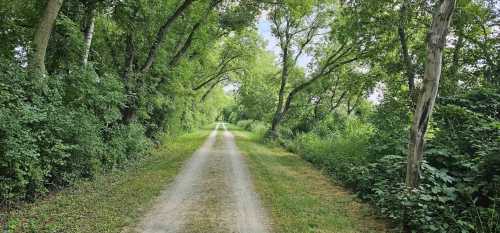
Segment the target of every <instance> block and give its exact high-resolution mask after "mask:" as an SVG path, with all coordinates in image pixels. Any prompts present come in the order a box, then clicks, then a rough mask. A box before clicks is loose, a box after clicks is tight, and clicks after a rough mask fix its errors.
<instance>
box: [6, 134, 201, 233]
mask: <svg viewBox="0 0 500 233" xmlns="http://www.w3.org/2000/svg"><path fill="white" fill-rule="evenodd" d="M210 131H211V129H206V130H198V131H195V132H193V133H189V134H186V135H182V136H179V137H177V138H175V139H174V138H171V137H165V138H163V139H162V142H163V144H162V145H161V146H160V147H159V148H157V149H154V150H153V151H151V155H150V156H149V157H147V158H145V159H143V160H140V161H136V162H134V163H132V164H131V165H129V166H127V167H126V168H124V169H122V170H116V171H113V172H110V173H107V174H99V175H96V177H95V178H94V179H93V180H92V181H88V180H86V181H83V180H81V181H78V182H76V183H75V184H74V186H73V187H71V188H67V189H65V190H64V191H61V192H56V193H52V194H50V195H48V196H47V197H44V198H42V199H40V200H37V202H35V203H27V204H24V205H22V206H20V207H19V208H18V209H12V210H10V211H6V212H2V214H1V215H0V223H1V225H4V226H5V227H4V229H3V230H7V232H9V233H15V232H37V233H39V232H40V233H41V232H68V233H69V232H75V233H85V232H88V233H91V232H128V230H130V232H133V227H134V226H135V224H136V223H137V221H138V220H139V219H140V218H141V217H142V216H143V215H144V214H145V212H146V211H147V210H148V209H149V207H150V206H151V205H152V203H154V202H153V201H154V200H155V198H156V197H158V196H159V195H160V193H161V191H162V190H164V189H165V187H166V185H167V184H169V183H170V182H171V181H172V180H173V179H174V178H175V176H176V175H177V173H178V171H179V170H180V169H181V168H182V165H183V163H184V161H186V160H187V159H188V158H190V157H191V155H192V154H193V152H194V151H195V150H196V149H198V148H199V147H200V146H201V144H202V143H203V141H204V140H205V139H206V137H207V135H208V134H209V133H210Z"/></svg>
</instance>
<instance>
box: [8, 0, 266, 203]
mask: <svg viewBox="0 0 500 233" xmlns="http://www.w3.org/2000/svg"><path fill="white" fill-rule="evenodd" d="M257 6H258V4H255V5H252V2H249V3H248V5H246V4H240V5H235V4H234V2H232V1H218V0H214V1H190V0H186V1H148V0H141V1H135V0H134V1H114V0H66V1H62V0H48V1H35V0H33V1H10V0H2V1H1V3H0V20H1V21H2V24H1V25H0V40H1V41H2V46H1V48H0V66H1V67H0V70H1V73H0V204H1V205H2V206H10V205H12V204H15V203H17V202H19V201H25V200H34V199H35V198H37V197H39V196H42V195H44V194H46V193H47V192H49V191H52V190H57V189H60V188H61V187H65V186H68V185H71V184H72V183H73V182H74V181H76V180H78V179H81V178H92V177H94V176H95V175H96V174H97V173H100V172H106V171H110V170H113V169H119V168H122V167H125V166H127V164H128V163H130V162H132V161H136V160H141V159H142V158H144V157H145V156H147V155H148V153H149V152H150V150H151V148H152V146H153V145H154V144H157V143H158V142H159V140H160V139H161V138H162V135H164V134H168V135H178V134H179V133H182V132H185V131H188V130H191V129H194V128H197V127H199V126H202V125H205V124H208V123H210V122H213V121H214V120H215V119H216V118H217V117H218V116H219V114H220V112H221V109H222V106H224V105H226V104H227V103H228V102H231V99H230V98H229V97H227V96H226V95H225V94H224V92H223V90H222V88H221V85H218V84H220V83H221V82H222V81H224V79H227V78H228V77H230V76H234V75H236V74H237V72H239V71H238V69H240V68H241V66H242V65H241V64H242V63H243V62H244V61H248V60H252V59H254V58H253V57H252V56H251V53H250V51H251V50H252V46H256V44H255V43H256V41H257V40H255V39H252V37H255V36H256V34H255V33H254V32H252V31H251V30H249V29H246V27H247V26H249V25H251V24H252V22H253V20H254V18H255V17H256V16H257V13H258V12H257V8H256V7H257ZM58 8H59V11H58ZM54 13H55V14H56V16H57V17H56V18H55V19H54V21H53V22H50V18H51V17H49V16H51V15H53V14H54ZM51 27H52V28H51ZM48 37H50V39H49V40H48V41H46V42H47V44H45V45H44V43H43V41H44V38H45V39H47V38H48ZM246 38H249V39H246ZM243 40H247V41H248V42H251V43H240V42H241V41H243ZM252 41H255V42H252ZM43 47H46V50H44V51H43V52H44V53H45V55H43V54H42V62H41V64H40V61H39V60H40V55H41V54H40V51H41V50H43ZM43 56H45V57H43ZM41 66H43V67H41ZM236 68H238V69H236Z"/></svg>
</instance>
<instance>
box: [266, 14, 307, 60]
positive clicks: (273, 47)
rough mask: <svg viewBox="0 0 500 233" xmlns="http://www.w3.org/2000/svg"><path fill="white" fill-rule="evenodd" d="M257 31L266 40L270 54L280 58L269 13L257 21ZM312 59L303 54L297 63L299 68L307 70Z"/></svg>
mask: <svg viewBox="0 0 500 233" xmlns="http://www.w3.org/2000/svg"><path fill="white" fill-rule="evenodd" d="M257 29H258V32H259V35H260V36H261V37H262V38H264V40H265V41H266V42H267V46H266V49H267V50H268V51H270V52H272V53H273V54H274V55H276V58H279V56H280V52H281V49H280V48H279V45H278V43H279V40H278V39H277V38H276V37H274V35H273V34H272V32H271V21H269V19H268V18H267V12H263V13H262V14H261V15H260V16H259V19H258V21H257ZM311 60H312V57H311V56H309V55H307V54H303V55H302V56H300V57H299V59H298V61H297V65H298V66H299V67H302V68H304V69H307V64H309V62H311Z"/></svg>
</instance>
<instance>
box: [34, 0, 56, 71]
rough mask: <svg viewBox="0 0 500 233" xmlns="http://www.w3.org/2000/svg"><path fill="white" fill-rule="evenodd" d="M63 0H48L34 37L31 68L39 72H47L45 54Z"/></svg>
mask: <svg viewBox="0 0 500 233" xmlns="http://www.w3.org/2000/svg"><path fill="white" fill-rule="evenodd" d="M62 3H63V0H47V5H46V6H45V10H44V12H43V13H42V16H41V18H40V22H39V24H38V27H37V29H36V32H35V36H34V39H33V49H34V53H33V55H32V57H31V61H30V64H29V65H30V69H31V70H32V71H35V72H37V73H42V74H45V73H46V72H47V71H46V69H45V54H46V52H47V46H48V44H49V39H50V34H51V32H52V29H53V28H54V22H55V21H56V18H57V15H58V14H59V10H60V9H61V6H62Z"/></svg>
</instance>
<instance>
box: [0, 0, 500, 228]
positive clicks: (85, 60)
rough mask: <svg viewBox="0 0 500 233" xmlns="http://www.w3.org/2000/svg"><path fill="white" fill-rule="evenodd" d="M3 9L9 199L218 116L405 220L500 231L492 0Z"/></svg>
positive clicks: (125, 1) (499, 25)
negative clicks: (265, 33) (264, 29)
mask: <svg viewBox="0 0 500 233" xmlns="http://www.w3.org/2000/svg"><path fill="white" fill-rule="evenodd" d="M0 20H1V22H2V23H1V24H0V41H2V43H1V47H0V70H1V72H0V197H1V200H0V205H1V207H2V209H7V208H15V207H16V206H17V205H18V204H19V203H23V202H29V201H36V200H37V199H38V198H39V197H42V196H44V195H46V194H47V193H49V192H51V191H56V190H60V189H61V188H64V187H67V186H70V185H72V184H73V183H74V182H75V181H77V180H81V179H92V178H93V177H94V176H95V175H96V174H101V173H106V172H108V171H113V170H116V169H122V168H124V167H126V166H127V165H128V164H130V163H131V162H132V161H137V160H141V159H143V158H145V157H147V156H148V153H149V152H150V150H151V148H153V147H154V146H155V145H158V143H159V141H160V138H162V137H163V136H164V135H179V134H180V133H182V132H187V131H190V130H192V129H195V128H198V127H200V126H203V125H206V124H208V123H211V122H214V121H216V120H224V121H227V122H231V123H234V124H236V125H238V126H240V127H242V128H245V129H247V130H250V131H253V132H255V133H256V134H258V135H260V137H261V138H262V141H264V142H266V143H275V144H279V145H281V146H283V147H285V148H287V149H288V150H290V151H293V152H295V153H297V154H299V155H301V156H302V157H303V158H304V159H305V160H307V161H309V162H311V163H312V164H314V165H315V166H317V167H318V168H320V169H323V170H325V171H326V172H327V173H328V174H329V175H330V176H331V177H332V178H333V179H334V180H336V181H338V182H339V183H341V184H342V185H344V186H346V187H348V188H350V189H351V190H352V191H353V192H356V193H357V194H358V196H360V197H361V198H362V199H363V200H365V201H366V202H368V203H370V204H372V205H373V206H374V207H375V208H376V209H377V211H378V212H379V213H380V214H381V215H382V216H384V217H387V218H388V219H390V220H391V221H392V222H393V223H394V225H395V226H397V228H399V229H402V230H403V231H404V232H457V233H464V232H471V233H472V232H488V233H492V232H500V77H499V76H500V64H498V61H500V57H499V54H500V39H499V38H500V3H498V2H497V1H495V0H439V1H426V0H412V1H410V0H381V1H370V0H339V1H323V0H302V1H301V0H248V1H239V0H177V1H160V0H64V1H63V0H43V1H39V0H25V1H14V0H1V1H0ZM262 24H267V25H269V27H270V34H271V35H272V37H273V38H274V39H275V40H276V41H277V44H276V45H272V46H274V47H275V50H277V51H274V52H273V51H269V50H268V48H269V44H272V41H269V40H270V39H272V38H263V36H262V34H261V32H260V31H259V30H261V29H262V28H259V27H261V26H262Z"/></svg>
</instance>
